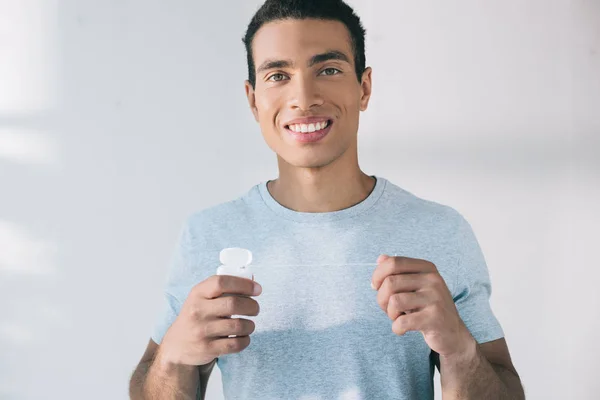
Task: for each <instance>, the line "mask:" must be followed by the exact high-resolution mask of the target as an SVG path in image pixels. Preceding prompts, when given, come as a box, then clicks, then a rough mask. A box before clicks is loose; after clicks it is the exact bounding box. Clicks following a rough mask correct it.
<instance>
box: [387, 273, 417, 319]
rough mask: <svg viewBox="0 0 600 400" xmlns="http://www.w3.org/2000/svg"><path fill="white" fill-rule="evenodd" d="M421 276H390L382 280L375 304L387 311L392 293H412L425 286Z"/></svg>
mask: <svg viewBox="0 0 600 400" xmlns="http://www.w3.org/2000/svg"><path fill="white" fill-rule="evenodd" d="M426 284H427V280H426V279H425V276H424V275H423V274H400V275H390V276H388V277H386V278H385V279H384V280H383V283H382V284H381V286H380V287H379V291H378V292H377V303H379V306H380V307H381V309H382V310H383V311H385V310H387V305H388V301H389V299H390V296H391V295H393V294H394V293H403V292H414V291H417V290H419V289H422V288H424V287H425V286H426Z"/></svg>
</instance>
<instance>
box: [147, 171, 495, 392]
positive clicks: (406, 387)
mask: <svg viewBox="0 0 600 400" xmlns="http://www.w3.org/2000/svg"><path fill="white" fill-rule="evenodd" d="M226 247H243V248H247V249H249V250H251V251H252V253H253V262H252V269H253V271H254V275H255V280H256V281H257V282H259V283H260V284H261V285H262V287H263V293H262V294H261V295H260V296H258V297H256V300H257V301H258V303H259V305H260V314H259V315H258V316H257V317H248V318H249V319H252V320H254V321H255V323H256V331H255V332H254V333H253V334H252V335H251V343H250V346H249V347H248V348H246V349H245V350H243V351H242V352H240V353H237V354H231V355H225V356H222V357H220V358H219V359H218V360H217V362H218V366H219V368H220V369H221V373H222V377H223V390H224V394H225V398H226V399H228V400H233V399H236V400H243V399H257V400H258V399H260V400H271V399H272V400H281V399H294V400H295V399H301V400H325V399H327V400H330V399H336V400H337V399H340V400H358V399H360V400H367V399H369V400H371V399H372V400H386V399H395V400H397V399H411V400H414V399H433V376H434V365H433V363H432V361H431V359H430V355H431V350H430V348H429V347H428V346H427V344H426V343H425V341H424V339H423V336H422V334H421V333H420V332H408V333H406V334H405V335H403V336H398V335H396V334H394V333H393V332H392V329H391V326H392V321H391V320H390V319H389V318H388V317H387V315H386V314H385V312H383V310H381V309H380V308H379V305H378V304H377V300H376V296H377V292H376V291H374V290H373V289H372V288H371V277H372V274H373V271H374V270H375V267H376V260H377V257H378V256H379V255H380V254H388V255H398V256H406V257H411V258H419V259H424V260H428V261H430V262H432V263H434V264H435V265H436V267H437V268H438V270H439V272H440V274H441V275H442V277H443V278H444V280H445V282H446V284H447V286H448V288H449V289H450V292H451V293H452V295H453V297H454V301H455V304H456V307H457V309H458V311H459V313H460V316H461V317H462V319H463V320H464V322H465V324H466V326H467V327H468V328H469V330H470V332H471V334H472V335H473V337H474V338H475V339H476V340H477V341H478V342H479V343H484V342H488V341H492V340H495V339H499V338H502V337H503V336H504V335H503V331H502V328H501V326H500V324H499V323H498V321H497V319H496V318H495V316H494V314H493V313H492V310H491V309H490V304H489V297H490V291H491V288H490V280H489V275H488V270H487V266H486V263H485V260H484V257H483V255H482V252H481V250H480V247H479V245H478V243H477V240H476V238H475V236H474V234H473V231H472V229H471V227H470V225H469V224H468V223H467V221H466V220H465V219H464V218H463V217H462V216H461V215H460V214H459V213H458V212H457V211H455V210H454V209H452V208H450V207H448V206H444V205H440V204H437V203H434V202H431V201H427V200H423V199H421V198H418V197H416V196H415V195H413V194H411V193H409V192H407V191H405V190H403V189H401V188H400V187H398V186H396V185H394V184H392V183H391V182H389V181H387V180H386V179H384V178H381V177H377V182H376V184H375V187H374V189H373V191H372V192H371V193H370V194H369V196H368V197H367V198H366V199H365V200H364V201H362V202H361V203H359V204H357V205H355V206H353V207H350V208H347V209H344V210H341V211H335V212H328V213H302V212H296V211H292V210H290V209H288V208H285V207H283V206H282V205H280V204H279V203H277V201H276V200H275V199H274V198H273V197H272V196H271V195H270V193H269V191H268V189H267V186H266V182H263V183H261V184H259V185H256V186H255V187H253V188H252V189H251V190H250V191H249V192H248V193H246V194H245V195H244V196H242V197H240V198H238V199H236V200H233V201H231V202H227V203H223V204H220V205H217V206H214V207H211V208H209V209H206V210H204V211H201V212H199V213H197V214H194V215H192V216H191V217H190V218H189V219H188V220H187V222H186V223H185V226H184V229H183V231H182V235H181V238H180V241H179V244H178V247H177V251H176V253H175V257H174V260H173V264H172V266H171V268H170V271H169V278H168V282H167V285H166V289H165V292H166V293H165V300H166V302H165V310H164V311H163V313H162V314H161V316H160V319H159V322H158V323H157V325H156V327H155V329H154V333H153V335H152V339H153V340H154V341H155V342H157V343H160V342H161V340H162V338H163V336H164V334H165V333H166V331H167V330H168V328H169V327H170V326H171V324H172V323H173V321H174V320H175V318H176V317H177V315H178V313H179V310H180V308H181V305H182V304H183V302H184V301H185V299H186V297H187V295H188V293H189V291H190V289H191V288H192V287H193V286H194V285H196V284H197V283H199V282H201V281H203V280H205V279H206V278H208V277H209V276H211V275H213V274H215V271H216V269H217V267H218V266H219V252H220V251H221V249H223V248H226Z"/></svg>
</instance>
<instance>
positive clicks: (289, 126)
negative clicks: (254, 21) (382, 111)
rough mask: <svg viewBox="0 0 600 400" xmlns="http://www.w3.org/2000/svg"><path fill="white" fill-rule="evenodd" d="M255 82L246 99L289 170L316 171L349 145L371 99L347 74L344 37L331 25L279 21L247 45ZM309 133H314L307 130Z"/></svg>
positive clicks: (350, 64) (350, 69)
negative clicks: (249, 46) (304, 169)
mask: <svg viewBox="0 0 600 400" xmlns="http://www.w3.org/2000/svg"><path fill="white" fill-rule="evenodd" d="M252 54H253V57H254V65H255V66H256V67H255V68H256V71H255V72H256V85H255V88H254V89H253V88H252V86H251V85H250V83H249V82H246V93H247V95H248V101H249V103H250V107H251V109H252V112H253V113H254V116H255V118H256V120H257V121H258V122H259V124H260V128H261V131H262V134H263V136H264V138H265V140H266V142H267V144H268V146H269V147H270V148H271V149H272V150H273V151H274V152H275V153H277V154H278V156H279V157H280V158H282V159H283V160H284V161H286V162H287V163H289V164H291V165H293V166H296V167H313V168H314V167H322V166H326V165H328V164H330V163H332V162H333V161H335V160H337V159H338V158H339V157H340V156H342V155H343V154H344V153H345V152H346V151H347V150H348V149H350V148H355V147H356V141H357V138H356V135H357V132H358V119H359V118H358V117H359V113H360V111H364V110H366V108H367V105H368V102H369V97H370V94H371V70H370V68H367V70H365V72H364V74H363V77H362V83H360V82H358V79H357V77H356V72H355V69H354V61H353V60H354V55H353V52H352V47H351V42H350V33H349V32H348V30H347V28H346V27H345V26H344V24H342V23H341V22H338V21H321V20H314V19H308V20H281V21H276V22H271V23H268V24H265V25H263V26H262V27H261V28H260V29H259V30H258V32H257V33H256V35H255V36H254V40H253V43H252ZM311 131H313V132H311Z"/></svg>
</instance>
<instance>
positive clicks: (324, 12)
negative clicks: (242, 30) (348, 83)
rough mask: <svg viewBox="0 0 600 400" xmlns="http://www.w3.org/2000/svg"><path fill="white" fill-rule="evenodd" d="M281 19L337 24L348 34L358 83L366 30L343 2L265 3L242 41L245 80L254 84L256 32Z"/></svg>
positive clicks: (293, 0)
mask: <svg viewBox="0 0 600 400" xmlns="http://www.w3.org/2000/svg"><path fill="white" fill-rule="evenodd" d="M282 19H321V20H330V21H340V22H341V23H343V24H344V25H345V26H346V28H348V31H349V32H350V40H351V45H352V51H353V52H354V69H355V71H356V77H357V78H358V81H359V82H360V81H361V80H362V74H363V72H364V71H365V64H366V60H365V29H364V27H363V26H362V24H361V22H360V18H359V17H358V15H356V14H355V13H354V10H353V9H352V8H351V7H350V6H349V5H348V4H346V3H344V2H343V1H342V0H267V1H265V3H264V4H263V5H262V6H261V7H260V8H259V9H258V11H257V12H256V14H254V17H252V20H251V21H250V24H249V25H248V29H247V30H246V34H245V35H244V37H243V39H242V41H243V42H244V45H245V46H246V55H247V58H248V80H249V81H250V84H252V87H254V86H255V84H256V73H255V65H254V58H253V57H252V40H253V39H254V35H256V32H257V31H258V30H259V29H260V28H261V27H262V26H263V25H264V24H266V23H268V22H272V21H277V20H282Z"/></svg>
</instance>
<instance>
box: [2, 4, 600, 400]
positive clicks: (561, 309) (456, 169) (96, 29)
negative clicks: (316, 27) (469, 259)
mask: <svg viewBox="0 0 600 400" xmlns="http://www.w3.org/2000/svg"><path fill="white" fill-rule="evenodd" d="M350 3H351V4H352V5H354V6H355V7H356V10H357V12H358V13H359V15H360V16H361V17H362V19H363V21H364V24H365V26H366V27H367V30H368V39H367V61H368V64H369V65H371V66H372V67H373V70H374V72H373V80H374V91H373V98H372V102H371V104H370V109H369V110H368V111H367V112H366V113H364V114H363V116H362V120H361V128H360V136H359V139H360V159H361V166H362V167H363V168H364V170H365V171H366V172H367V173H373V174H378V175H381V176H384V177H386V178H388V179H390V180H391V181H392V182H394V183H396V184H398V185H400V186H402V187H404V188H405V189H407V190H410V191H412V192H414V193H415V194H417V195H419V196H421V197H425V198H427V199H431V200H435V201H438V202H441V203H445V204H449V205H451V206H453V207H455V208H457V209H458V210H459V211H460V212H462V213H463V214H464V215H465V217H466V218H467V219H468V220H469V221H470V222H471V224H472V225H473V228H474V229H475V232H476V234H477V237H478V238H479V241H480V243H481V246H482V248H483V251H484V253H485V255H486V259H487V261H488V264H489V269H490V274H491V277H492V282H493V287H494V291H493V296H492V306H493V308H494V310H495V312H496V314H497V316H498V318H499V319H500V321H501V322H502V324H503V327H504V329H505V331H506V335H507V340H508V343H509V346H510V349H511V351H512V354H513V358H514V362H515V364H516V366H517V367H518V370H519V372H520V373H521V375H522V379H523V381H524V383H525V387H526V390H527V394H528V398H530V399H567V398H569V399H592V398H597V396H598V392H600V381H599V380H598V379H597V362H596V361H597V359H598V356H599V355H600V345H599V341H598V339H597V333H598V331H600V318H599V317H598V316H599V314H600V313H599V312H598V308H599V306H600V299H599V296H598V282H599V281H600V273H599V272H598V268H597V267H598V262H597V260H596V258H595V257H593V255H592V251H593V249H592V245H594V244H596V246H597V223H598V222H599V220H600V219H599V218H598V217H599V214H600V212H599V210H598V206H597V204H600V187H599V185H598V183H599V178H600V165H599V164H600V162H599V161H598V151H599V147H600V146H599V144H600V141H599V135H600V53H599V52H600V2H599V1H598V0H573V1H567V0H508V1H507V0H486V1H476V0H469V1H466V0H465V1H455V2H447V1H443V0H430V1H381V0H377V1H373V0H361V1H359V0H355V1H350ZM258 4H259V1H256V0H254V1H246V0H243V1H242V0H238V1H233V0H228V1H226V2H225V1H214V2H205V1H192V0H179V1H164V0H163V1H141V0H135V1H134V0H130V1H115V0H113V1H75V0H63V1H59V0H0V398H2V399H14V400H17V399H40V398H52V399H82V398H85V399H90V400H92V399H125V398H127V394H126V393H127V382H128V379H129V376H130V373H131V371H132V369H133V368H134V366H135V364H136V363H137V361H138V359H139V357H140V356H141V354H142V352H143V350H144V347H145V346H146V343H147V340H148V338H149V335H150V331H151V327H152V324H153V321H154V318H155V317H156V315H157V312H158V309H159V304H160V302H161V288H162V285H163V282H164V277H165V273H166V266H167V261H168V258H169V256H170V252H171V249H172V248H173V244H174V241H175V239H176V235H177V232H178V229H179V227H180V225H181V223H182V222H183V219H184V218H185V217H186V216H187V215H188V214H190V213H191V212H193V211H196V210H199V209H202V208H204V207H207V206H210V205H213V204H216V203H219V202H222V201H226V200H229V199H231V198H233V197H236V196H238V195H240V194H242V193H244V192H245V191H246V190H248V189H249V188H250V187H251V186H252V185H254V184H255V183H257V182H259V181H262V180H266V179H269V178H273V177H275V176H276V163H275V155H274V154H272V153H271V151H270V150H269V149H268V148H267V146H266V145H265V144H264V142H263V139H262V137H261V135H260V131H259V129H258V126H257V125H256V124H255V122H254V120H253V118H252V116H251V113H250V111H249V110H248V107H247V104H246V99H245V96H244V90H243V80H244V79H245V77H246V65H245V54H244V50H243V46H242V43H241V40H240V38H241V36H242V34H243V32H244V30H245V27H246V24H247V23H248V22H249V19H250V17H251V15H252V13H253V11H254V10H255V9H256V7H257V5H258ZM594 236H595V237H596V240H594ZM208 398H210V399H220V398H222V394H221V390H220V375H219V372H218V370H215V372H214V373H213V376H212V378H211V382H210V388H209V397H208Z"/></svg>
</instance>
